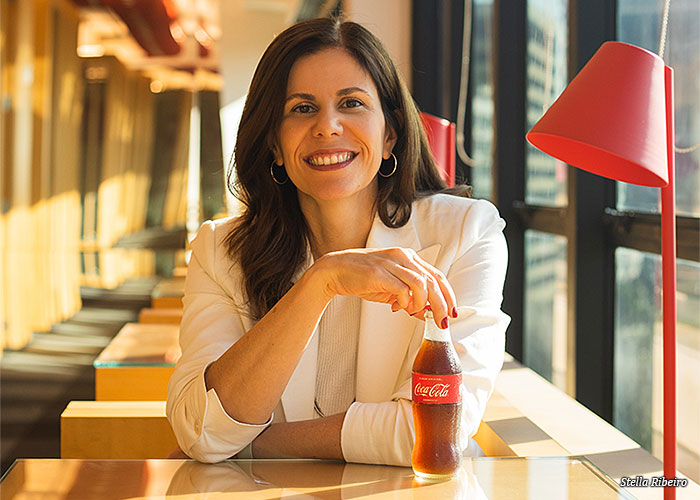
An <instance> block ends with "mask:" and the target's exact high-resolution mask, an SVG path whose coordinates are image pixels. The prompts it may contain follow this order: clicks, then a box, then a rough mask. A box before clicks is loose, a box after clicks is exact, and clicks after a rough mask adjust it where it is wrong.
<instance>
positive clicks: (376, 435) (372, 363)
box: [167, 19, 508, 465]
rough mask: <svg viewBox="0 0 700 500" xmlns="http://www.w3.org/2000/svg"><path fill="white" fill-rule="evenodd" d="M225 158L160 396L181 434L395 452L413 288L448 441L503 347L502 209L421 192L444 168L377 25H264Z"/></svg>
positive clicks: (331, 452) (317, 450) (215, 445)
mask: <svg viewBox="0 0 700 500" xmlns="http://www.w3.org/2000/svg"><path fill="white" fill-rule="evenodd" d="M235 158H236V162H235V169H236V183H237V184H236V186H235V188H236V191H237V195H238V197H239V198H240V199H241V201H242V202H243V205H244V207H245V208H244V211H243V214H242V215H241V216H240V217H238V218H234V219H225V220H221V221H216V222H208V223H206V224H204V225H203V226H202V228H201V229H200V231H199V233H198V235H197V237H196V238H195V240H193V242H192V245H191V246H192V250H193V254H192V259H191V261H190V264H189V270H188V277H187V284H186V287H185V297H184V305H185V309H184V315H183V320H182V325H181V332H180V344H181V347H182V358H181V359H180V361H179V362H178V364H177V367H176V370H175V373H174V374H173V376H172V378H171V380H170V386H169V391H168V406H167V413H168V418H169V420H170V422H171V424H172V426H173V429H174V431H175V435H176V436H177V439H178V443H179V444H180V447H181V449H182V450H183V451H184V452H185V453H186V454H187V455H189V456H191V457H193V458H195V459H197V460H200V461H204V462H216V461H220V460H223V459H226V458H228V457H231V456H233V455H236V454H238V456H239V457H250V456H251V455H252V456H254V457H256V458H265V457H313V458H333V459H344V460H346V461H349V462H365V463H383V464H393V465H410V455H411V449H412V446H413V422H412V415H411V401H410V398H411V365H412V363H413V359H414V358H415V355H416V352H417V350H418V347H419V345H420V342H421V338H422V332H423V323H422V321H421V320H422V317H423V310H424V308H425V307H426V305H429V306H430V307H431V308H432V310H433V313H434V316H435V322H436V323H437V324H438V326H439V327H441V328H447V327H448V325H449V323H450V321H452V324H451V331H452V333H453V338H454V340H455V347H456V349H457V351H458V353H459V355H460V357H461V360H462V365H463V369H464V375H463V383H464V389H465V390H464V396H463V401H464V405H463V408H464V413H463V419H462V427H461V432H462V442H461V446H462V449H465V448H466V446H467V442H468V440H467V437H469V436H471V435H473V434H474V433H475V432H476V429H477V427H478V425H479V421H480V419H481V416H482V415H483V412H484V408H485V405H486V401H487V400H488V397H489V395H490V393H491V391H492V389H493V383H494V379H495V377H496V375H497V373H498V371H499V369H500V367H501V364H502V359H503V351H504V332H505V328H506V326H507V323H508V318H507V316H505V315H504V314H503V313H502V312H501V311H500V303H501V294H502V287H503V280H504V275H505V268H506V262H507V251H506V246H505V240H504V238H503V234H502V229H503V226H504V223H503V221H502V220H501V219H500V217H499V216H498V213H497V211H496V209H495V208H494V207H493V206H492V205H491V204H489V203H488V202H485V201H475V200H469V199H467V198H464V197H458V196H453V195H450V194H434V193H436V192H438V191H441V190H444V188H445V185H444V183H443V181H442V180H441V179H440V177H439V174H438V172H437V170H436V167H435V164H434V161H433V159H432V157H431V155H430V152H429V149H428V145H427V140H426V136H425V133H424V132H423V130H422V127H421V125H420V122H419V118H418V114H417V110H416V107H415V105H414V103H413V100H412V99H411V96H410V94H409V93H408V91H407V89H406V86H405V84H404V83H403V82H402V80H401V78H400V76H399V75H398V72H397V71H396V68H395V66H394V64H393V62H392V61H391V59H390V58H389V56H388V55H387V53H386V51H385V49H384V48H383V47H382V46H381V43H380V42H379V41H378V40H377V39H376V38H375V37H374V36H373V35H372V34H371V33H369V31H367V30H366V29H364V28H362V27H361V26H360V25H358V24H355V23H351V22H340V21H338V20H330V19H315V20H312V21H307V22H303V23H299V24H297V25H294V26H292V27H291V28H289V29H287V30H286V31H284V32H283V33H281V34H280V35H279V36H278V37H277V38H276V39H275V40H274V41H273V42H272V43H271V44H270V46H269V47H268V49H267V50H266V52H265V54H264V55H263V57H262V59H261V61H260V63H259V64H258V67H257V69H256V72H255V75H254V77H253V81H252V83H251V87H250V92H249V94H248V98H247V101H246V105H245V109H244V111H243V115H242V119H241V123H240V126H239V132H238V138H237V142H236V152H235ZM457 306H459V307H460V314H459V317H458V315H457Z"/></svg>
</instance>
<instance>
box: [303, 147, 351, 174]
mask: <svg viewBox="0 0 700 500" xmlns="http://www.w3.org/2000/svg"><path fill="white" fill-rule="evenodd" d="M356 157H357V153H355V152H353V151H345V150H338V151H328V152H321V151H316V152H314V153H312V154H310V155H309V156H307V157H306V158H304V161H305V162H306V163H308V165H309V167H310V168H312V169H314V170H318V171H321V172H327V171H331V170H340V169H341V168H345V167H347V166H348V165H350V163H351V162H352V161H353V160H354V159H355V158H356Z"/></svg>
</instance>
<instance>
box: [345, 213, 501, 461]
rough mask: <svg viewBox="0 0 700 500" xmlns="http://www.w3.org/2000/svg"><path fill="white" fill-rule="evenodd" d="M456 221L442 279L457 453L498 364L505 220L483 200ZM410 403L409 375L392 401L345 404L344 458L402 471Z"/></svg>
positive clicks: (407, 454)
mask: <svg viewBox="0 0 700 500" xmlns="http://www.w3.org/2000/svg"><path fill="white" fill-rule="evenodd" d="M461 222H462V224H461V228H460V229H459V230H458V231H455V232H454V233H453V234H457V235H459V238H460V241H459V244H458V245H457V246H456V251H455V258H454V260H453V262H452V264H451V265H450V266H449V269H448V270H447V272H446V275H447V278H448V280H449V282H450V284H451V285H452V287H453V289H454V291H455V294H456V296H457V303H458V305H459V308H460V313H459V317H458V318H457V319H453V320H451V322H450V331H451V333H452V339H453V343H454V346H455V350H456V351H457V354H458V355H459V357H460V360H461V362H462V370H463V372H462V384H463V386H464V390H463V395H462V421H461V427H460V443H459V445H460V448H461V450H462V451H464V450H466V449H467V446H468V444H469V438H470V437H472V436H473V435H474V434H476V431H477V429H478V427H479V423H480V422H481V418H482V417H483V414H484V411H485V409H486V403H487V401H488V399H489V397H490V396H491V393H492V392H493V388H494V384H495V380H496V376H497V375H498V372H499V371H500V369H501V366H502V364H503V355H504V352H505V331H506V328H507V326H508V324H509V322H510V318H509V317H508V316H507V315H506V314H504V313H503V312H502V311H501V302H502V300H503V283H504V280H505V273H506V267H507V262H508V249H507V246H506V241H505V238H504V236H503V228H504V227H505V222H504V221H503V220H502V219H501V218H500V216H499V214H498V211H497V210H496V208H495V207H494V206H493V205H491V204H490V203H488V202H485V201H478V202H476V203H474V204H473V205H472V206H471V207H470V208H469V209H468V211H467V213H466V215H465V217H464V219H463V220H462V221H461ZM443 271H444V269H443ZM409 362H411V364H412V360H409ZM410 400H411V379H410V376H409V378H407V379H406V380H402V381H399V383H398V389H397V391H396V393H395V394H394V395H393V396H392V401H387V402H381V403H358V402H356V403H353V404H352V405H351V406H350V408H349V409H348V412H347V414H346V416H345V420H344V422H343V429H342V436H341V445H342V450H343V455H344V457H345V459H346V460H347V461H349V462H361V463H383V464H389V465H402V466H410V465H411V451H412V449H413V442H414V429H413V417H412V410H411V401H410Z"/></svg>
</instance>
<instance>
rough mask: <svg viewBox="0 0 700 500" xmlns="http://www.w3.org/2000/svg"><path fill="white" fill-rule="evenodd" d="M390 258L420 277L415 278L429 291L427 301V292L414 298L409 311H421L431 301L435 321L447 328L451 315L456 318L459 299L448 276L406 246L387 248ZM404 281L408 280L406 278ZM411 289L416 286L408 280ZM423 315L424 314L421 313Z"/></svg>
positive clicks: (401, 277)
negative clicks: (418, 298) (405, 247)
mask: <svg viewBox="0 0 700 500" xmlns="http://www.w3.org/2000/svg"><path fill="white" fill-rule="evenodd" d="M387 253H388V255H389V256H390V259H391V260H393V261H395V262H397V263H398V264H399V266H400V267H402V268H405V269H408V270H410V271H412V272H413V273H414V274H415V275H416V276H417V277H418V278H413V279H414V280H416V281H417V280H420V282H421V284H422V285H423V286H424V289H425V291H426V292H427V297H425V300H426V302H423V301H422V299H423V297H424V296H425V295H426V294H420V293H419V295H418V297H420V299H421V300H420V301H418V300H416V299H415V298H414V306H416V307H414V308H413V309H407V311H408V313H409V314H411V315H414V316H415V315H416V314H417V313H419V312H420V311H421V310H422V309H423V307H425V305H426V303H429V304H430V306H431V308H432V310H433V316H434V318H435V323H436V324H437V325H438V326H439V327H441V328H446V326H447V322H448V321H449V320H448V318H449V317H453V318H456V317H457V316H456V314H455V312H456V306H457V299H456V297H455V293H454V291H453V290H452V286H451V285H450V283H449V282H448V281H447V277H446V276H445V275H444V274H443V273H442V272H441V271H440V270H439V269H437V268H436V267H434V266H433V265H431V264H429V263H428V262H426V261H425V260H423V259H421V258H420V256H419V255H418V254H417V253H416V252H415V251H414V250H412V249H404V248H391V249H388V250H387ZM392 273H395V274H397V277H398V278H399V279H404V277H403V276H402V275H400V274H401V273H398V272H396V271H395V270H394V269H392ZM404 281H406V280H405V279H404ZM406 282H407V284H408V285H409V286H411V290H412V291H414V294H415V288H414V286H412V282H411V281H410V280H409V281H406ZM421 316H422V314H421Z"/></svg>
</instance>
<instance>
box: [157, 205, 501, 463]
mask: <svg viewBox="0 0 700 500" xmlns="http://www.w3.org/2000/svg"><path fill="white" fill-rule="evenodd" d="M231 223H232V219H222V220H218V221H215V222H206V223H205V224H204V225H203V226H202V228H201V229H200V230H199V233H198V234H197V237H196V238H195V239H194V240H193V241H192V243H191V247H192V258H191V261H190V264H189V268H188V273H187V280H186V285H185V296H184V299H183V303H184V313H183V318H182V323H181V327H180V346H181V348H182V357H181V358H180V360H179V361H178V363H177V366H176V368H175V372H174V373H173V376H172V377H171V379H170V384H169V387H168V403H167V415H168V419H169V420H170V423H171V425H172V427H173V431H174V433H175V436H176V437H177V440H178V443H179V445H180V448H181V449H182V450H183V451H184V452H185V453H187V454H188V455H189V456H191V457H193V458H195V459H197V460H199V461H203V462H218V461H221V460H224V459H226V458H229V457H231V456H232V455H235V454H236V453H238V452H239V451H240V450H242V449H243V448H245V447H246V446H247V445H248V444H249V443H250V442H251V441H252V440H253V439H255V437H256V436H257V435H258V434H259V433H260V432H262V431H263V430H264V429H265V427H266V426H267V425H268V424H269V423H270V422H272V421H273V419H274V420H275V421H285V420H286V421H290V422H291V421H298V420H307V419H312V418H314V417H315V413H314V391H315V387H316V384H315V380H316V361H317V354H318V334H317V331H316V332H314V335H313V336H312V339H311V341H310V342H309V345H308V346H307V348H306V350H305V352H304V354H303V355H302V358H301V360H300V361H299V364H298V365H297V367H296V369H295V371H294V373H293V374H292V377H291V379H290V380H289V383H288V384H287V387H286V389H285V391H284V393H283V394H282V398H281V401H280V404H279V405H278V407H277V409H276V410H275V412H274V414H273V416H271V417H270V420H269V421H268V423H266V424H263V425H252V424H246V423H244V422H238V421H236V420H234V419H232V418H231V417H230V416H229V415H228V414H227V413H226V412H225V411H224V409H223V407H222V405H221V402H220V400H219V398H218V396H217V394H216V391H215V390H214V389H211V390H209V391H208V392H207V390H206V385H205V382H204V372H205V370H206V368H207V366H208V365H209V364H211V363H212V362H213V361H215V360H217V359H218V358H219V357H220V356H221V355H222V354H223V353H224V352H225V351H226V350H227V349H228V348H229V347H230V346H231V345H233V344H234V343H235V342H236V341H237V340H238V339H240V338H241V337H242V336H243V335H244V334H245V333H246V332H247V331H248V330H249V329H250V328H252V326H253V324H254V322H253V321H252V320H251V319H250V318H249V317H247V316H246V315H241V314H239V313H238V312H237V308H236V307H235V304H244V303H245V300H244V296H243V291H242V285H241V279H242V273H241V270H240V268H239V267H237V266H236V265H234V263H233V261H232V260H231V259H230V258H229V256H228V255H227V253H226V249H225V247H224V245H223V240H224V238H225V237H226V235H227V233H228V232H229V230H230V228H231ZM504 226H505V223H504V221H503V220H502V219H501V218H500V217H499V215H498V211H497V210H496V208H495V207H494V206H493V205H492V204H491V203H489V202H487V201H483V200H473V199H466V198H460V197H456V196H450V195H445V194H438V195H433V196H431V197H429V198H425V199H421V200H418V201H416V202H415V203H414V204H413V211H412V215H411V218H410V220H409V221H408V223H407V224H406V225H404V226H403V227H401V228H398V229H391V228H388V227H386V226H385V225H384V224H383V223H382V222H381V220H380V219H379V217H378V216H377V217H376V218H375V220H374V223H373V225H372V228H371V230H370V234H369V237H368V240H367V248H387V247H403V248H412V249H414V250H416V251H417V252H418V254H419V255H420V256H421V257H422V258H423V259H424V260H426V261H427V262H430V263H431V264H432V265H434V266H435V267H437V268H438V269H440V270H441V271H442V272H443V273H445V275H446V276H447V278H448V280H449V282H450V284H451V285H452V287H453V289H454V291H455V294H456V296H457V302H458V305H459V307H460V316H459V318H457V319H452V320H451V321H450V330H451V333H452V338H453V341H454V344H455V348H456V350H457V353H458V355H459V356H460V359H461V361H462V369H463V377H462V380H463V385H464V388H463V389H464V390H463V417H462V426H461V443H460V444H461V448H462V449H463V450H464V449H466V447H467V445H468V439H467V438H468V437H471V436H473V435H474V434H475V433H476V430H477V428H478V426H479V423H480V421H481V418H482V416H483V413H484V410H485V407H486V402H487V401H488V398H489V397H490V395H491V392H492V391H493V386H494V381H495V379H496V375H497V374H498V372H499V370H500V368H501V365H502V363H503V354H504V349H505V330H506V327H507V326H508V323H509V321H510V319H509V318H508V316H506V315H505V314H504V313H503V312H502V311H501V309H500V307H501V302H502V292H503V281H504V279H505V272H506V266H507V262H508V254H507V247H506V242H505V238H504V237H503V227H504ZM311 263H312V262H311V258H310V257H309V259H307V262H306V264H305V267H304V268H303V269H302V272H303V271H305V269H306V268H308V266H309V265H311ZM422 336H423V322H422V321H420V320H418V319H415V318H413V317H410V316H409V315H407V314H405V313H403V312H397V313H392V312H391V308H390V306H389V305H386V304H378V303H373V302H368V301H363V302H362V306H361V312H360V331H359V339H358V352H357V376H356V385H355V387H356V397H355V402H354V403H353V404H352V405H351V406H350V408H349V409H348V411H347V414H346V416H345V420H344V422H343V428H342V435H341V446H342V451H343V455H344V457H345V459H346V461H348V462H362V463H383V464H390V465H404V466H408V465H410V457H411V449H412V447H413V420H412V416H411V403H410V399H411V367H412V365H413V360H414V358H415V356H416V353H417V352H418V348H419V347H420V344H421V340H422Z"/></svg>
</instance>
